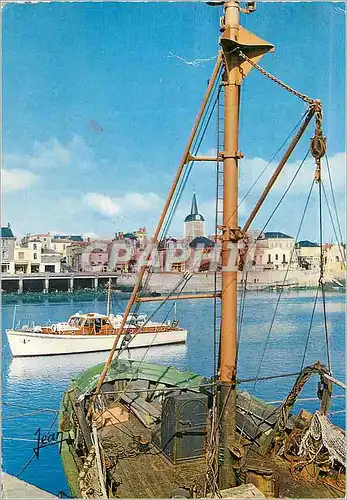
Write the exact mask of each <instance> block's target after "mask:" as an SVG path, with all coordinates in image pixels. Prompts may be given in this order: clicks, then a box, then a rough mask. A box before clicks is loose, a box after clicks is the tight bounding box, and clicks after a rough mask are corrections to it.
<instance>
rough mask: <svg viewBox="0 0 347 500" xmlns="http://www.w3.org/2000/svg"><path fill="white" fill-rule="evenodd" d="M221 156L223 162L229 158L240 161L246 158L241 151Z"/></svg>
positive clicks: (221, 153)
mask: <svg viewBox="0 0 347 500" xmlns="http://www.w3.org/2000/svg"><path fill="white" fill-rule="evenodd" d="M219 154H220V156H221V157H222V159H223V160H226V159H227V158H236V159H238V160H239V159H241V158H244V156H245V155H244V154H243V153H242V152H241V151H235V152H234V153H224V152H220V153H219Z"/></svg>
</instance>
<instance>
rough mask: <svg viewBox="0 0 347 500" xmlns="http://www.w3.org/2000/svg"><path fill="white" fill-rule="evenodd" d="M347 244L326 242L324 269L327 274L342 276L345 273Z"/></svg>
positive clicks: (324, 247)
mask: <svg viewBox="0 0 347 500" xmlns="http://www.w3.org/2000/svg"><path fill="white" fill-rule="evenodd" d="M345 252H346V248H345V245H344V244H343V243H342V244H340V245H337V244H335V243H326V244H325V245H324V246H323V258H324V269H325V271H326V273H327V274H329V275H330V276H332V277H334V276H336V277H341V276H344V275H345V271H346V266H345V261H346V257H345Z"/></svg>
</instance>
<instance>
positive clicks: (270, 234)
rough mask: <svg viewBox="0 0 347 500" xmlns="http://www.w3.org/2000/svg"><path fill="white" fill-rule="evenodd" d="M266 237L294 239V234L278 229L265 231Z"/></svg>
mask: <svg viewBox="0 0 347 500" xmlns="http://www.w3.org/2000/svg"><path fill="white" fill-rule="evenodd" d="M264 238H289V239H291V240H293V239H294V238H293V236H289V235H288V234H285V233H280V232H278V231H268V232H266V233H264Z"/></svg>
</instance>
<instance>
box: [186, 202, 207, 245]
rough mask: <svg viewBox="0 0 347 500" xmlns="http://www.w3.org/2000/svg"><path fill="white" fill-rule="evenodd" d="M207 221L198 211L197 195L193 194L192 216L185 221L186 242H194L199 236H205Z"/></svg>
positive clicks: (188, 216)
mask: <svg viewBox="0 0 347 500" xmlns="http://www.w3.org/2000/svg"><path fill="white" fill-rule="evenodd" d="M204 222H205V219H204V218H203V216H202V215H201V214H199V211H198V203H197V201H196V195H195V193H193V198H192V206H191V209H190V214H189V215H187V217H186V218H185V219H184V237H185V239H186V240H189V241H191V240H193V239H194V238H196V237H198V236H204Z"/></svg>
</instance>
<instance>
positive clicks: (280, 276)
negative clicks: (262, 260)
mask: <svg viewBox="0 0 347 500" xmlns="http://www.w3.org/2000/svg"><path fill="white" fill-rule="evenodd" d="M136 277H137V275H136V274H129V273H95V274H91V273H85V274H83V273H75V274H72V273H59V274H43V275H39V274H25V275H3V276H2V277H1V288H2V290H3V291H4V292H12V293H16V292H17V293H25V292H44V293H49V292H55V291H59V292H73V291H77V290H83V289H95V290H96V289H100V288H105V287H106V285H107V283H108V280H109V279H110V278H111V281H112V287H113V288H118V289H123V290H125V291H130V290H131V288H132V287H133V286H134V283H135V281H136ZM182 277H183V273H178V272H171V273H153V274H152V275H151V279H150V282H149V285H148V290H149V291H150V292H157V293H168V292H170V291H171V290H172V289H173V288H174V287H175V286H176V285H177V284H178V282H179V281H180V280H181V279H182ZM245 278H246V275H245V274H244V273H241V272H239V273H238V283H239V285H240V286H241V284H242V280H243V279H245ZM325 278H326V281H327V282H329V281H330V282H331V279H332V278H336V279H338V280H345V274H344V273H343V272H341V273H339V274H336V273H335V274H331V275H326V276H325ZM220 279H221V277H220V274H219V275H218V276H217V289H220ZM318 279H319V272H318V271H304V270H292V271H288V273H286V271H279V270H276V271H249V272H248V273H247V288H248V289H249V290H262V289H266V288H268V287H271V286H277V285H278V286H281V285H282V284H283V282H284V280H285V285H286V286H289V287H290V286H292V287H294V286H298V287H315V286H317V283H318ZM214 282H215V276H214V273H208V272H207V273H203V272H201V273H195V274H193V276H192V277H191V278H190V280H189V281H188V283H187V284H186V286H185V288H184V290H185V292H188V293H189V292H190V293H202V292H210V291H213V290H214Z"/></svg>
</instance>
